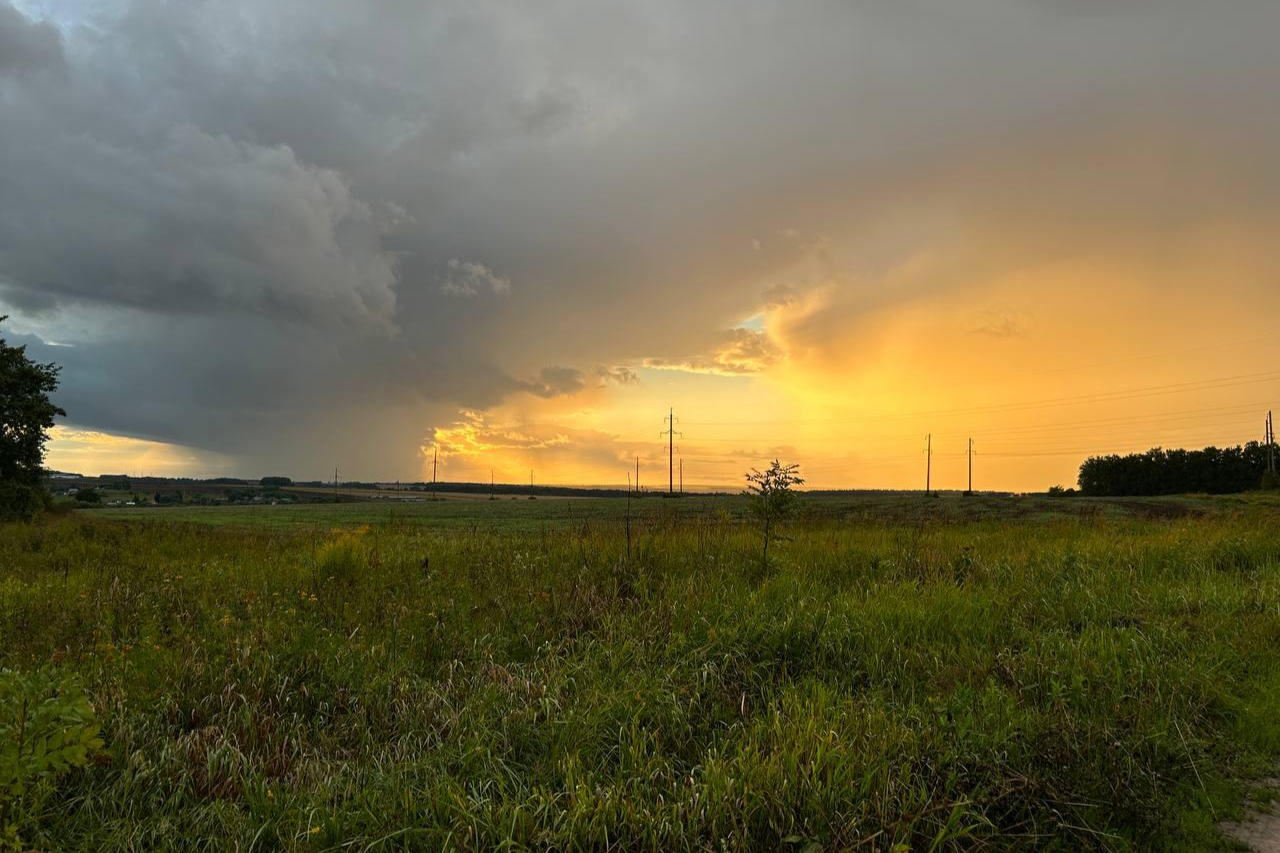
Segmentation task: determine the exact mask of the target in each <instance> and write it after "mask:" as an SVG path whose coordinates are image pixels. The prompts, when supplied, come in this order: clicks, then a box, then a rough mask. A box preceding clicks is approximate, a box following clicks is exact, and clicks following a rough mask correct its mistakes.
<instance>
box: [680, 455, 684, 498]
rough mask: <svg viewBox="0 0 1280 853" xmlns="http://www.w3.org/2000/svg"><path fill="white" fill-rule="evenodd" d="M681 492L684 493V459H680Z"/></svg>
mask: <svg viewBox="0 0 1280 853" xmlns="http://www.w3.org/2000/svg"><path fill="white" fill-rule="evenodd" d="M680 494H682V495H683V494H684V459H683V458H681V459H680Z"/></svg>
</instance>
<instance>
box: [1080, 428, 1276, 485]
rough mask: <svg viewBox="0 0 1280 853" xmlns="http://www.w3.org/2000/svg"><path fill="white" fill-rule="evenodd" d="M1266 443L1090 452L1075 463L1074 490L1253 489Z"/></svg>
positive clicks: (1261, 470)
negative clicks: (1120, 453)
mask: <svg viewBox="0 0 1280 853" xmlns="http://www.w3.org/2000/svg"><path fill="white" fill-rule="evenodd" d="M1266 464H1267V448H1266V445H1264V444H1262V443H1260V442H1256V441H1251V442H1249V443H1248V444H1246V445H1244V446H1243V447H1240V446H1237V447H1224V448H1219V447H1206V448H1204V449H1203V450H1178V449H1175V450H1164V449H1162V448H1159V447H1153V448H1152V449H1151V450H1148V451H1147V452H1145V453H1131V454H1129V455H1127V456H1116V455H1112V456H1094V457H1091V458H1089V459H1087V460H1085V462H1084V464H1083V465H1081V466H1080V491H1081V492H1083V493H1084V494H1086V495H1103V496H1121V495H1175V494H1185V493H1207V494H1213V495H1219V494H1230V493H1233V492H1244V491H1249V490H1251V489H1256V488H1258V487H1259V485H1260V484H1262V482H1263V476H1264V472H1265V471H1266Z"/></svg>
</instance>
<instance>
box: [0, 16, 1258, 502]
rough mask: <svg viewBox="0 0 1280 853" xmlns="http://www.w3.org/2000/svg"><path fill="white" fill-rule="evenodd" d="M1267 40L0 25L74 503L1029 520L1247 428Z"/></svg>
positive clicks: (452, 26)
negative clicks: (959, 508)
mask: <svg viewBox="0 0 1280 853" xmlns="http://www.w3.org/2000/svg"><path fill="white" fill-rule="evenodd" d="M1278 31H1280V4H1277V3H1275V2H1272V0H1256V1H1255V0H1232V2H1227V3H1204V2H1192V0H1117V2H1099V1H1097V0H1083V2H1070V3H1068V2H1054V0H936V2H925V0H892V2H890V0H840V1H839V2H834V0H833V2H821V1H820V0H791V1H790V2H783V0H707V2H700V3H694V4H690V3H685V2H676V1H675V0H644V2H639V0H631V1H630V2H614V0H581V2H571V0H546V2H541V3H536V4H531V3H525V2H516V0H510V2H496V1H495V0H457V2H451V0H439V2H432V3H422V2H418V0H384V2H379V3H375V4H367V3H351V2H348V0H275V2H271V3H262V2H257V0H190V1H189V2H163V1H162V0H0V314H8V315H9V319H8V320H6V321H5V322H4V326H3V334H4V336H5V337H6V338H7V339H8V340H9V341H10V342H11V343H21V344H26V345H27V346H28V351H29V353H30V354H32V355H33V356H34V357H36V358H37V359H38V360H41V361H53V362H56V363H58V364H60V365H61V366H62V374H61V376H62V386H61V388H60V390H59V391H58V393H57V395H56V401H57V402H58V403H59V404H60V405H61V406H62V407H63V408H64V409H65V410H66V412H67V417H66V418H65V419H63V421H62V422H61V423H60V424H59V426H58V427H57V429H56V431H55V433H54V436H53V439H52V441H51V442H50V444H49V457H48V460H47V464H48V465H49V466H50V467H52V468H55V469H59V470H69V471H76V472H80V473H85V474H97V473H133V474H155V475H187V476H223V475H233V476H252V477H257V476H263V475H285V476H292V477H294V478H295V479H326V478H328V477H331V476H332V472H333V469H334V468H337V469H339V471H340V472H341V477H342V479H352V480H357V479H358V480H388V481H389V480H405V481H409V480H419V479H423V478H430V477H431V475H432V462H433V459H438V460H439V465H440V467H439V470H438V476H439V477H440V478H441V479H446V480H479V481H485V480H488V479H489V477H490V476H493V477H494V478H495V479H497V480H499V481H507V482H525V481H527V479H528V477H529V476H530V472H532V476H533V477H534V478H535V481H536V482H540V483H577V484H600V485H605V484H607V485H621V484H625V482H626V478H627V476H628V474H629V473H630V474H631V476H633V477H634V476H635V471H636V460H637V459H638V460H639V471H640V474H639V476H640V481H641V485H643V486H645V487H647V488H660V487H662V486H664V485H665V484H666V481H667V475H668V458H667V448H666V445H665V444H664V440H663V439H662V438H661V436H660V433H661V432H662V431H663V430H664V429H665V428H666V423H665V422H664V418H665V417H666V416H667V415H668V412H669V411H671V410H674V412H675V416H676V418H677V423H676V430H677V433H678V436H677V439H676V441H675V445H676V448H675V449H676V455H677V457H676V458H677V464H682V465H683V467H684V479H685V483H686V486H687V487H690V488H693V487H717V488H727V489H728V488H737V487H739V486H740V485H741V483H742V475H743V473H744V472H745V471H746V470H748V469H749V468H751V467H758V466H761V465H763V464H765V463H766V462H767V461H768V460H770V459H772V458H775V457H777V458H780V459H782V460H783V461H784V462H796V463H799V464H800V466H801V473H802V475H803V476H805V477H806V478H807V480H808V485H809V486H811V487H823V488H837V487H852V488H923V487H924V485H925V476H926V464H927V461H928V460H927V457H926V454H925V448H926V436H927V435H931V436H932V442H931V443H932V448H933V451H934V455H933V458H932V468H931V474H932V480H931V485H932V486H933V487H934V488H964V487H965V486H966V485H967V475H968V462H969V459H968V457H967V455H966V452H967V448H968V446H969V440H970V439H972V441H973V448H974V450H975V455H974V456H973V458H972V461H973V469H974V483H973V485H974V487H975V488H978V489H1008V490H1035V489H1044V488H1046V487H1048V486H1050V485H1054V484H1063V485H1071V484H1073V483H1074V482H1075V477H1076V472H1077V469H1078V467H1079V464H1080V462H1081V461H1083V459H1084V458H1086V457H1087V456H1089V455H1091V454H1095V453H1108V452H1128V451H1136V450H1142V449H1146V448H1147V447H1151V446H1157V445H1158V446H1166V447H1169V446H1186V447H1199V446H1204V445H1206V444H1218V445H1224V444H1237V443H1241V442H1244V441H1248V440H1256V439H1260V438H1261V435H1262V430H1263V419H1264V417H1265V412H1266V410H1267V409H1268V408H1280V364H1278V363H1277V356H1278V355H1280V323H1278V322H1277V321H1280V307H1277V305H1278V303H1277V299H1276V294H1277V293H1280V288H1278V287H1277V274H1276V264H1275V263H1274V260H1273V256H1274V251H1273V248H1274V243H1275V235H1276V234H1278V233H1280V159H1278V158H1276V156H1275V152H1276V151H1277V150H1280V104H1278V103H1277V91H1278V89H1277V83H1278V82H1280V53H1277V52H1276V51H1275V50H1274V34H1275V33H1276V32H1278Z"/></svg>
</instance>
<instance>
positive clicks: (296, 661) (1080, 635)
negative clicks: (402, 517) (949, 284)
mask: <svg viewBox="0 0 1280 853" xmlns="http://www.w3.org/2000/svg"><path fill="white" fill-rule="evenodd" d="M1275 520H1276V518H1275V516H1274V514H1272V513H1271V511H1269V510H1268V511H1263V510H1252V511H1245V512H1242V513H1238V514H1231V515H1221V516H1216V517H1212V518H1189V519H1183V520H1174V521H1138V520H1126V521H1118V522H1117V521H1103V520H1094V521H1087V520H1085V521H1055V522H1047V523H1016V522H1002V521H983V522H980V523H968V524H954V525H945V526H930V525H918V524H913V525H899V524H877V523H874V522H866V523H857V524H848V523H842V522H839V521H833V520H811V521H808V522H805V523H802V524H799V525H797V526H795V527H794V528H793V529H792V530H791V531H789V533H790V535H791V536H792V538H793V541H791V542H789V543H786V544H784V545H783V546H781V547H779V548H778V550H777V553H776V554H771V561H770V565H769V567H768V568H764V567H762V566H761V565H760V561H759V560H758V559H756V558H755V556H756V555H757V552H758V541H757V540H756V539H755V538H754V536H753V534H752V532H751V531H750V530H749V529H746V528H744V527H743V526H742V525H740V524H734V523H731V522H729V521H727V520H726V519H723V518H715V517H701V518H699V519H698V520H697V521H695V522H689V523H683V522H681V521H680V520H679V519H678V518H675V517H667V518H663V519H659V520H657V521H653V522H652V523H650V525H649V527H648V528H647V529H646V531H645V532H643V533H641V534H640V536H639V537H638V538H637V539H636V541H635V543H633V548H632V556H631V558H630V559H629V560H628V559H627V558H626V556H625V554H626V546H625V542H624V539H623V532H622V529H621V526H620V525H614V524H604V523H598V524H585V525H581V526H577V525H575V526H572V527H559V528H549V529H543V530H540V531H536V532H533V531H522V532H516V533H505V534H496V533H485V532H483V531H481V530H476V531H474V532H471V533H467V534H465V535H461V534H458V533H457V532H453V533H449V532H437V531H432V530H430V529H426V528H422V527H418V526H414V525H409V524H384V525H371V526H366V527H361V528H354V529H353V528H341V529H333V530H324V531H315V530H297V529H294V530H261V529H232V528H214V527H204V526H200V525H194V524H165V525H161V524H118V523H110V522H102V521H84V520H69V521H62V522H58V523H54V524H50V525H46V526H36V527H23V526H9V527H3V528H0V667H7V668H10V669H16V670H24V671H26V670H34V669H37V668H42V667H52V668H56V669H61V670H66V671H71V672H74V673H76V674H78V675H79V676H80V677H81V678H82V679H83V681H84V683H85V684H87V685H88V688H89V691H90V695H91V697H92V699H93V702H94V705H95V707H96V709H97V713H98V716H99V719H100V720H101V723H102V725H103V731H102V736H103V738H104V739H105V741H106V747H105V748H104V752H103V753H102V754H101V755H100V756H97V758H96V760H95V761H94V762H93V763H92V764H91V766H89V767H87V768H84V769H82V770H77V771H74V772H73V773H72V774H70V775H69V776H66V777H64V778H62V779H61V780H60V781H59V782H58V783H57V785H56V788H54V789H52V790H50V791H49V792H47V796H42V797H40V798H38V800H35V801H33V803H32V804H29V805H27V806H25V807H23V808H19V809H18V810H17V814H18V819H19V821H20V823H19V832H20V835H21V837H22V838H23V840H24V842H25V843H26V844H28V845H30V846H31V847H33V848H35V849H58V850H86V851H87V850H93V851H112V850H210V849H219V850H221V849H240V850H272V849H276V850H279V849H285V850H308V851H311V850H316V851H319V850H494V849H508V850H518V849H531V850H653V851H681V850H699V851H712V850H742V849H749V850H794V851H797V853H798V851H801V850H810V851H812V850H816V849H818V847H817V846H815V845H819V846H820V847H821V849H824V850H829V851H830V850H845V849H865V850H884V851H902V850H968V849H991V850H1005V849H1044V850H1074V849H1090V850H1092V849H1097V850H1103V849H1107V850H1116V851H1124V850H1176V849H1184V850H1205V849H1214V848H1215V846H1218V845H1221V844H1222V842H1220V841H1219V840H1218V837H1217V834H1216V831H1215V829H1214V823H1215V820H1216V819H1218V818H1220V817H1221V816H1223V815H1224V814H1225V813H1228V812H1230V811H1231V810H1233V809H1235V808H1237V804H1238V802H1239V794H1240V785H1239V783H1238V782H1237V781H1236V780H1238V779H1240V778H1243V777H1247V776H1249V775H1251V774H1256V773H1260V772H1262V770H1263V769H1264V767H1265V766H1266V765H1267V763H1268V762H1269V761H1271V760H1272V759H1273V758H1274V756H1275V755H1276V754H1277V753H1278V752H1280V716H1277V712H1278V711H1280V658H1278V657H1277V655H1276V654H1275V649H1276V648H1277V647H1280V619H1278V618H1277V617H1278V616H1280V538H1278V537H1277V536H1276V535H1275V532H1274V531H1275V529H1276V528H1275ZM1221 849H1228V848H1227V847H1226V846H1225V845H1222V847H1221Z"/></svg>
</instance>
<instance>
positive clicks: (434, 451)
mask: <svg viewBox="0 0 1280 853" xmlns="http://www.w3.org/2000/svg"><path fill="white" fill-rule="evenodd" d="M439 461H440V448H439V447H433V448H431V494H433V495H434V494H435V493H436V464H437V463H438V462H439Z"/></svg>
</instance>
